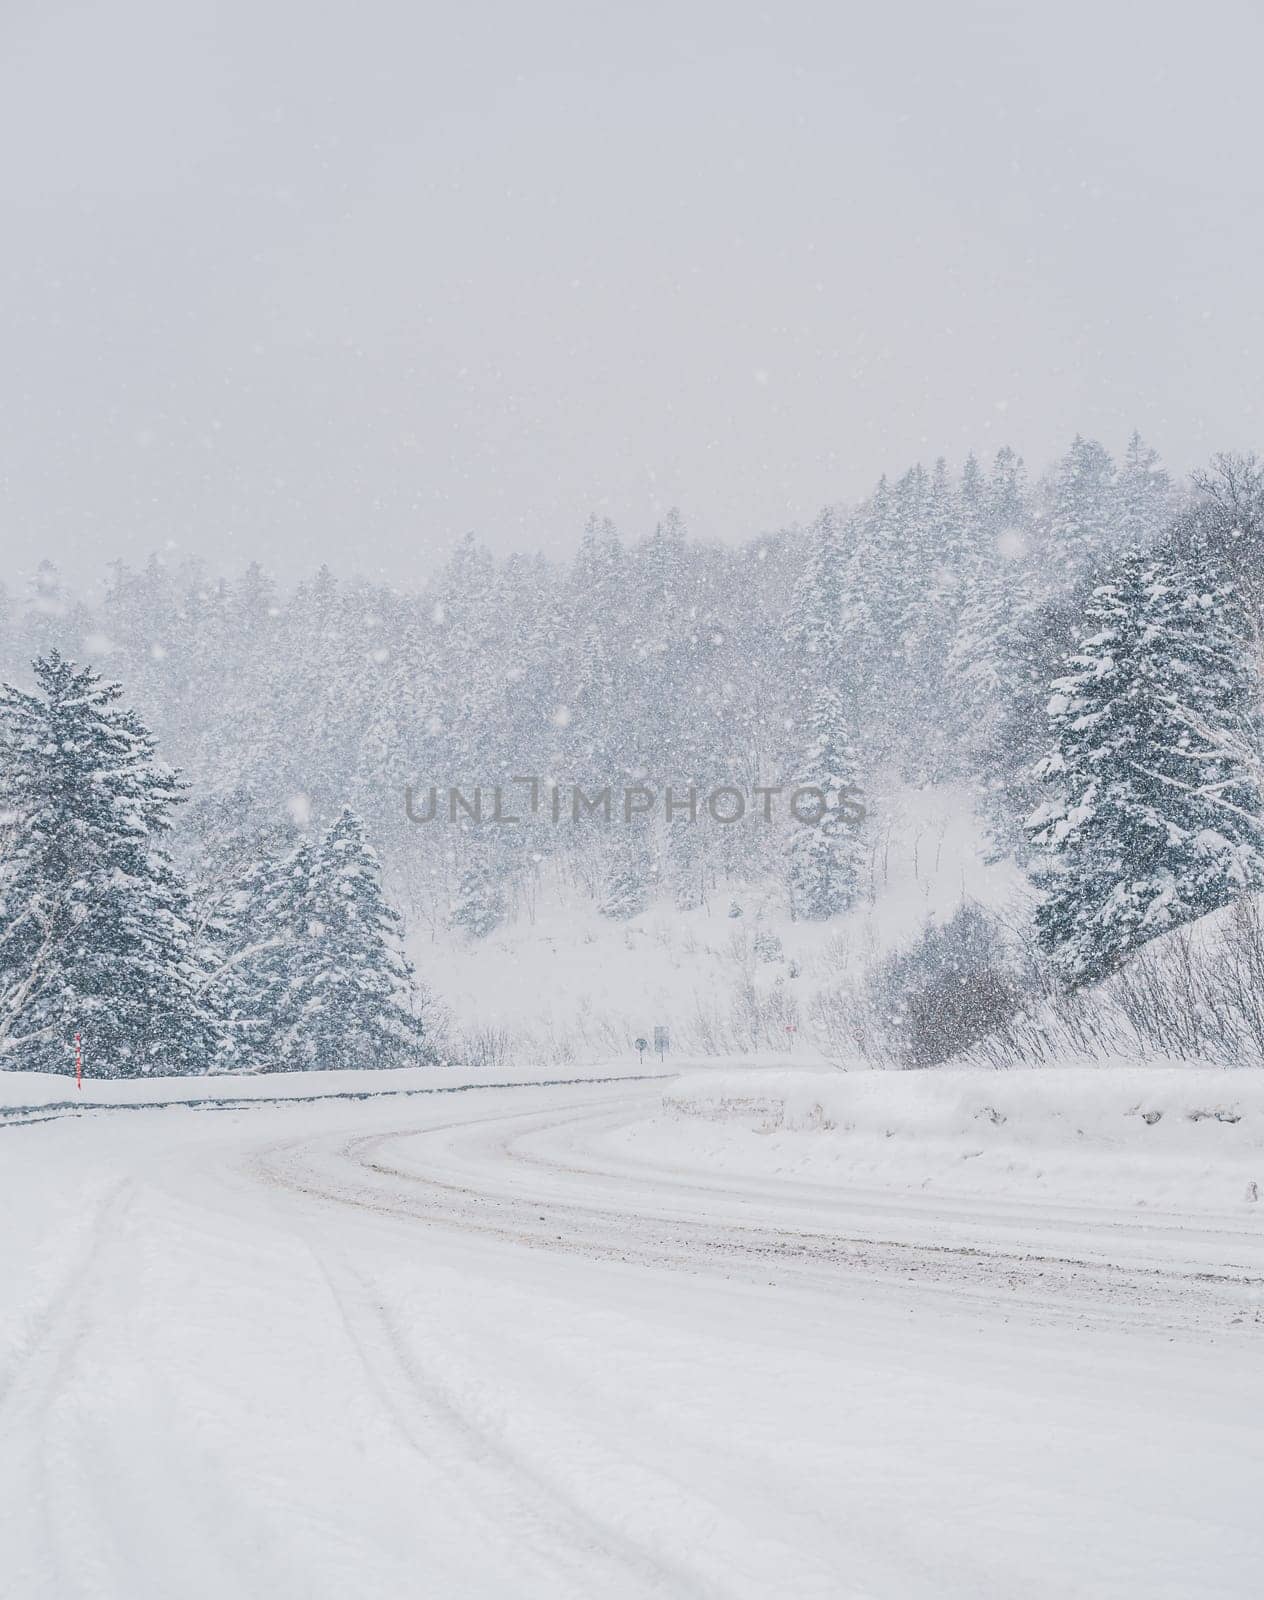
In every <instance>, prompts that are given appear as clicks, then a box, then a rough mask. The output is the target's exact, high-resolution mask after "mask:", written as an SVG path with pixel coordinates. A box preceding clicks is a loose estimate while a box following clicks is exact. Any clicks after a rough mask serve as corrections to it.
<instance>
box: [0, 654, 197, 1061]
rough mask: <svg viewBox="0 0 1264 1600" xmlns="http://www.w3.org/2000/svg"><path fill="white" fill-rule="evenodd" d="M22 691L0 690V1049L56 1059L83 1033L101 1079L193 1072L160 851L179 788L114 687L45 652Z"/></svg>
mask: <svg viewBox="0 0 1264 1600" xmlns="http://www.w3.org/2000/svg"><path fill="white" fill-rule="evenodd" d="M34 672H35V681H36V685H37V688H36V692H35V693H34V694H28V693H26V692H24V691H22V690H20V689H16V688H14V687H12V686H10V685H8V684H6V685H4V686H3V688H0V756H2V763H0V811H2V812H3V814H4V817H5V822H4V825H3V835H4V838H3V849H2V850H0V859H2V862H3V864H2V865H0V1055H3V1056H4V1057H5V1058H6V1064H7V1065H12V1066H15V1067H25V1068H30V1069H32V1070H38V1071H68V1070H69V1068H70V1064H71V1059H72V1048H71V1047H72V1040H73V1037H74V1035H75V1034H76V1033H80V1034H82V1036H83V1040H84V1046H85V1049H86V1051H87V1053H88V1057H89V1060H90V1062H91V1064H92V1070H93V1071H94V1072H97V1073H101V1074H106V1075H109V1076H113V1077H130V1076H135V1075H137V1074H140V1073H144V1072H165V1073H170V1072H200V1071H204V1070H205V1069H206V1068H207V1067H208V1066H210V1065H211V1063H212V1062H213V1060H214V1058H215V1056H216V1051H217V1044H218V1040H217V1034H216V1030H215V1027H214V1025H213V1022H212V1019H211V1017H210V1016H209V1015H208V1013H207V1011H206V1009H205V1008H204V1006H203V1005H202V1003H201V1001H200V1000H199V998H198V987H199V977H200V974H199V971H198V967H197V962H196V958H195V955H194V952H193V948H192V938H191V930H190V924H189V906H188V896H187V893H186V890H185V887H184V884H183V883H182V881H181V879H180V877H179V876H178V874H177V873H176V871H175V870H174V868H173V867H172V865H171V861H170V859H169V857H168V855H167V853H166V851H165V849H164V848H163V845H162V837H163V835H164V834H165V833H166V831H167V829H168V828H169V827H170V824H171V815H172V811H173V809H174V807H175V806H176V805H177V803H178V802H179V801H180V799H181V790H182V787H183V786H182V785H181V784H180V782H179V781H178V780H177V779H176V777H175V776H174V775H173V774H172V773H171V772H169V771H168V770H167V769H165V768H163V767H161V766H160V765H159V764H158V763H157V762H156V760H155V747H154V741H153V739H152V738H151V737H150V735H149V733H148V732H147V730H146V729H145V728H144V726H143V725H142V724H141V722H140V720H139V719H138V718H137V717H136V715H135V714H134V713H133V712H131V711H128V710H124V709H123V708H122V707H121V706H120V704H119V701H120V699H121V697H122V690H121V688H120V687H119V685H117V684H113V683H105V682H103V681H102V680H101V678H100V677H98V675H97V674H96V673H95V672H93V671H92V669H91V668H87V667H84V668H80V667H77V666H75V664H74V663H72V662H70V661H67V660H66V659H65V658H64V657H63V656H62V655H61V654H60V653H59V652H58V651H56V650H53V651H51V652H50V653H49V654H48V655H47V656H43V657H40V658H39V659H37V660H36V662H35V663H34Z"/></svg>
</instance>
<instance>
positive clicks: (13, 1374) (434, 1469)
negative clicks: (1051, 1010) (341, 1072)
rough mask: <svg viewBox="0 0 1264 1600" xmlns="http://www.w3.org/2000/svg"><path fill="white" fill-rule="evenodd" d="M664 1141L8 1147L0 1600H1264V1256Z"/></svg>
mask: <svg viewBox="0 0 1264 1600" xmlns="http://www.w3.org/2000/svg"><path fill="white" fill-rule="evenodd" d="M660 1099H661V1085H658V1084H653V1083H650V1084H626V1085H619V1084H615V1085H611V1084H593V1085H588V1086H584V1085H574V1084H572V1085H555V1086H550V1087H540V1088H515V1089H485V1090H479V1091H477V1092H471V1093H465V1094H454V1095H436V1096H433V1097H418V1098H412V1099H395V1100H377V1101H367V1102H360V1103H356V1102H336V1103H330V1104H325V1105H290V1106H284V1107H271V1106H264V1105H260V1106H256V1107H248V1108H236V1109H232V1110H217V1111H207V1110H189V1109H177V1108H169V1109H166V1110H119V1111H111V1112H101V1113H98V1114H95V1115H91V1116H85V1117H75V1118H67V1119H61V1120H54V1121H50V1122H45V1123H41V1124H39V1125H33V1126H24V1127H8V1128H0V1202H2V1203H3V1205H4V1208H5V1216H6V1219H7V1231H6V1235H5V1238H4V1240H3V1243H2V1244H0V1269H2V1270H3V1273H4V1277H3V1285H2V1287H0V1318H2V1322H0V1327H2V1330H3V1334H2V1337H0V1595H3V1596H4V1597H5V1600H35V1597H41V1600H44V1597H47V1600H74V1597H79V1596H99V1597H109V1600H148V1597H154V1600H159V1597H161V1600H173V1597H180V1600H185V1597H196V1596H207V1597H210V1596H214V1597H216V1600H225V1597H236V1596H252V1597H253V1596H260V1597H263V1596H268V1597H269V1600H275V1597H289V1596H293V1597H295V1600H309V1597H324V1596H329V1597H335V1596H336V1597H338V1600H346V1597H349V1596H355V1597H357V1600H359V1597H364V1600H378V1597H383V1600H384V1597H392V1600H393V1597H397V1596H398V1597H404V1596H413V1595H417V1596H427V1597H431V1596H439V1597H449V1596H451V1597H454V1600H456V1597H459V1600H465V1597H476V1596H497V1597H513V1600H519V1597H530V1596H540V1597H545V1596H547V1597H549V1600H554V1597H563V1596H575V1597H582V1600H590V1597H594V1596H598V1595H600V1596H602V1597H603V1600H604V1597H607V1596H621V1595H637V1596H640V1595H666V1596H707V1595H714V1596H752V1597H759V1600H768V1597H773V1596H775V1597H798V1596H819V1597H830V1600H836V1597H842V1596H853V1595H854V1596H862V1595H863V1596H884V1597H899V1600H913V1597H919V1596H927V1597H929V1596H935V1597H942V1596H956V1595H961V1596H997V1597H1005V1600H1011V1597H1012V1596H1014V1595H1017V1594H1022V1595H1024V1596H1037V1597H1038V1596H1058V1597H1064V1596H1072V1595H1074V1596H1090V1595H1091V1596H1095V1597H1104V1596H1116V1595H1119V1596H1124V1595H1126V1596H1137V1597H1141V1596H1144V1597H1145V1600H1154V1597H1158V1596H1181V1597H1187V1596H1190V1595H1195V1594H1196V1595H1199V1596H1208V1597H1209V1596H1216V1595H1225V1596H1228V1595H1233V1596H1247V1595H1252V1596H1253V1595H1256V1594H1258V1593H1259V1592H1260V1586H1261V1580H1262V1575H1264V1520H1262V1519H1261V1517H1260V1515H1259V1506H1260V1501H1261V1493H1262V1491H1264V1405H1262V1401H1264V1362H1262V1361H1261V1353H1262V1351H1264V1323H1261V1321H1260V1307H1261V1283H1262V1282H1264V1240H1262V1239H1261V1235H1260V1231H1259V1230H1258V1228H1256V1229H1255V1230H1253V1231H1248V1229H1247V1227H1246V1226H1245V1225H1244V1224H1243V1223H1242V1222H1241V1221H1235V1220H1234V1219H1231V1218H1223V1219H1217V1218H1215V1217H1208V1216H1202V1217H1200V1218H1199V1219H1198V1220H1197V1221H1194V1220H1192V1219H1182V1218H1180V1217H1177V1216H1173V1215H1168V1216H1152V1215H1151V1216H1147V1217H1146V1218H1145V1220H1144V1222H1143V1221H1140V1220H1139V1219H1138V1217H1137V1215H1136V1214H1135V1213H1115V1212H1111V1211H1107V1210H1102V1209H1100V1208H1093V1207H1089V1206H1083V1207H1079V1206H1073V1205H1068V1204H1065V1203H1064V1204H1062V1205H1059V1206H1056V1207H1055V1206H1043V1207H1037V1206H1035V1205H1030V1204H1028V1205H1020V1204H1017V1203H1001V1202H995V1201H986V1202H985V1201H982V1200H980V1201H964V1200H963V1201H958V1202H947V1203H946V1202H944V1201H942V1200H935V1201H932V1200H930V1199H928V1198H926V1197H925V1196H921V1195H918V1194H917V1193H916V1192H914V1191H911V1190H905V1191H899V1192H895V1191H892V1192H885V1193H884V1192H880V1191H873V1190H871V1191H869V1192H852V1191H848V1190H845V1189H842V1188H840V1187H838V1186H837V1185H831V1186H828V1187H826V1186H823V1185H822V1186H817V1185H812V1184H808V1183H803V1182H797V1183H791V1182H779V1181H774V1180H772V1179H770V1178H768V1177H767V1176H765V1177H763V1178H758V1177H754V1176H752V1177H750V1178H742V1177H740V1176H735V1175H734V1174H733V1173H732V1172H726V1173H720V1172H708V1171H707V1170H705V1168H703V1167H698V1168H686V1167H684V1166H682V1165H679V1164H678V1165H676V1166H673V1167H665V1166H662V1165H653V1164H650V1163H649V1162H648V1161H646V1160H642V1159H640V1158H639V1157H638V1155H637V1154H636V1151H637V1150H639V1149H646V1150H649V1149H650V1148H652V1143H653V1141H652V1140H650V1139H644V1140H642V1141H641V1142H640V1143H639V1144H635V1143H630V1142H629V1140H628V1138H627V1134H628V1130H629V1129H630V1128H635V1127H636V1125H637V1124H639V1123H642V1122H644V1121H645V1119H647V1118H652V1117H654V1116H655V1115H657V1114H658V1112H659V1105H660Z"/></svg>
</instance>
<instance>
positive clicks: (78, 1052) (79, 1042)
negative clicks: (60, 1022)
mask: <svg viewBox="0 0 1264 1600" xmlns="http://www.w3.org/2000/svg"><path fill="white" fill-rule="evenodd" d="M75 1088H76V1089H78V1090H79V1092H80V1093H81V1094H82V1093H83V1037H82V1035H80V1034H76V1035H75Z"/></svg>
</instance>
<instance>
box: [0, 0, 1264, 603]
mask: <svg viewBox="0 0 1264 1600" xmlns="http://www.w3.org/2000/svg"><path fill="white" fill-rule="evenodd" d="M1262 35H1264V26H1262V21H1261V13H1260V11H1259V9H1258V8H1257V7H1255V6H1252V5H1250V4H1237V3H1233V0H1217V3H1215V4H1212V5H1209V6H1203V7H1200V8H1199V9H1198V11H1197V13H1196V14H1195V13H1192V12H1191V11H1190V10H1189V8H1188V7H1185V6H1180V5H1172V4H1155V5H1148V6H1145V7H1141V6H1130V5H1117V6H1114V7H1108V8H1101V7H1096V6H1090V5H1083V4H1071V5H1059V6H1057V7H1054V6H1050V5H1046V4H1041V5H1027V6H1023V5H1011V4H1006V5H990V4H984V3H978V0H976V3H972V4H965V5H957V6H954V7H951V8H947V7H940V6H935V5H928V4H918V5H902V6H892V7H887V8H884V9H883V10H882V11H881V12H880V13H879V12H878V11H877V9H876V8H871V7H859V6H830V5H782V6H777V7H775V8H773V7H761V6H752V5H736V6H735V5H731V4H725V5H688V6H683V7H682V6H679V5H671V6H667V5H661V4H644V5H641V6H638V7H636V8H620V9H616V8H605V7H602V8H594V7H591V6H585V5H581V4H560V3H556V0H551V3H544V4H537V5H534V6H532V7H529V8H528V7H518V6H512V5H471V6H464V7H461V8H455V7H448V6H444V7H439V6H432V5H415V4H406V3H404V0H389V3H382V0H379V3H376V4H363V5H359V6H356V7H351V6H324V7H311V6H308V5H298V4H294V3H289V0H279V3H273V4H270V5H267V6H263V7H260V6H256V5H249V4H245V3H235V0H226V3H218V4H216V3H209V0H185V3H182V4H181V5H179V6H171V5H169V4H165V3H162V0H117V3H116V4H114V5H112V6H110V7H108V8H104V7H96V6H91V5H87V4H82V5H71V4H35V3H31V0H9V3H8V4H6V5H5V6H4V7H3V10H2V12H0V46H2V49H0V165H2V167H3V173H4V189H5V194H6V198H7V205H6V216H7V224H8V225H7V227H6V230H5V232H6V242H5V248H4V251H3V256H2V259H0V283H2V284H3V306H2V313H0V314H2V318H3V323H2V325H3V330H4V350H5V374H6V376H5V382H4V384H3V386H2V389H0V392H2V395H3V400H2V402H0V403H2V405H3V412H2V414H0V425H2V430H3V432H2V437H3V447H2V449H0V551H2V552H3V556H4V565H5V571H6V577H7V579H8V580H9V582H10V584H11V586H12V585H14V584H15V583H16V582H17V581H19V580H20V579H21V578H22V577H24V576H25V575H26V574H28V573H29V572H30V571H31V570H32V569H33V568H34V567H35V565H36V563H37V562H38V561H39V560H40V559H41V558H42V557H50V558H51V559H53V560H54V561H55V562H57V563H58V564H59V565H60V566H61V567H62V569H63V570H64V571H65V573H66V575H67V576H68V578H69V579H70V580H71V581H72V582H75V583H76V584H80V585H82V584H84V583H86V582H95V581H97V580H99V579H100V578H101V577H102V576H103V572H104V567H105V563H106V562H107V561H109V560H111V559H113V558H115V557H119V556H122V557H124V558H126V559H127V560H129V561H131V562H137V561H140V560H142V559H143V558H144V557H145V555H146V554H147V553H148V552H150V551H152V550H155V549H157V550H163V549H169V550H172V551H176V552H179V554H181V555H190V554H200V555H203V556H205V557H206V558H207V559H208V560H209V561H210V562H211V564H212V566H213V567H214V568H215V569H218V570H240V568H241V567H242V566H243V565H244V564H245V563H246V562H247V561H249V560H251V559H253V558H259V559H261V560H262V561H263V562H264V563H265V564H266V565H267V566H268V567H269V568H271V569H272V570H274V571H275V572H277V573H278V575H279V576H281V577H282V578H283V579H292V578H295V577H297V576H299V575H301V574H302V573H304V572H310V571H311V570H313V568H314V567H315V566H316V565H317V564H318V563H319V562H320V561H322V560H327V561H328V562H329V563H330V564H331V565H332V566H333V567H334V568H335V570H338V571H341V572H351V571H360V572H363V573H364V574H366V575H367V576H370V577H373V578H375V579H381V580H387V581H394V582H410V581H414V580H418V579H421V578H423V577H425V576H426V575H427V574H429V573H430V572H431V571H433V569H434V568H435V567H436V566H437V565H438V564H439V562H440V561H441V560H442V559H444V558H445V557H446V555H447V554H448V553H449V552H450V551H451V549H452V547H453V545H454V544H455V542H456V541H457V540H458V539H459V538H460V537H461V535H463V534H464V533H466V532H467V531H469V530H473V531H475V532H476V533H477V535H478V537H479V538H480V539H481V540H482V541H484V542H485V543H486V544H487V545H488V547H490V548H491V549H492V550H493V551H496V552H502V553H503V552H506V551H509V550H513V549H544V550H547V551H549V552H550V553H553V554H557V555H565V554H569V553H570V552H571V551H572V550H573V549H574V548H575V547H576V545H577V544H578V541H579V538H580V535H581V532H582V529H583V526H584V522H585V519H586V518H587V517H588V515H589V514H590V513H592V512H594V511H596V512H597V513H598V514H600V515H603V516H609V517H611V518H613V519H614V521H615V522H616V523H617V524H618V525H619V526H620V528H622V529H625V530H626V531H627V532H628V533H629V534H630V535H632V536H640V535H641V534H643V533H645V532H647V531H649V530H650V528H652V526H653V524H654V522H655V521H656V520H657V519H658V518H659V517H660V516H661V515H662V514H663V512H664V510H665V509H666V508H667V507H669V506H673V505H679V506H681V507H682V509H683V510H684V512H685V514H686V516H687V518H688V521H689V525H690V528H691V530H692V531H693V532H694V533H695V534H698V535H701V536H702V537H704V538H709V537H714V538H720V539H724V540H726V541H728V540H733V541H736V540H745V539H749V538H750V537H752V536H753V535H755V534H757V533H759V532H761V531H762V530H765V529H768V528H775V527H782V526H785V525H787V524H789V523H792V522H796V521H806V520H808V519H809V518H810V517H811V516H812V515H813V514H814V513H815V511H816V510H817V508H818V507H819V506H820V505H821V504H823V503H825V502H829V501H837V500H839V499H846V498H850V497H858V496H860V495H861V494H863V493H865V492H867V491H868V490H869V488H870V487H871V486H872V484H873V482H874V480H875V478H876V477H877V476H878V474H879V473H882V472H884V471H889V472H897V471H902V470H904V468H905V467H906V466H907V464H908V462H909V461H911V460H915V459H919V458H920V459H923V460H925V461H927V462H928V463H929V461H931V460H932V459H933V458H934V457H935V456H936V455H938V454H940V453H945V454H947V455H949V456H951V457H954V458H956V459H960V458H962V457H963V456H964V454H965V452H966V451H967V450H969V449H975V450H978V451H979V452H980V453H981V454H983V455H987V454H989V453H990V452H991V450H993V449H994V448H995V446H996V445H997V444H999V443H1002V442H1004V443H1008V444H1012V445H1013V446H1014V447H1015V448H1016V449H1018V450H1019V451H1020V452H1021V453H1023V454H1024V455H1025V456H1026V457H1027V459H1028V460H1029V461H1030V462H1031V464H1032V466H1033V468H1038V467H1040V466H1042V465H1044V464H1045V463H1047V462H1048V461H1050V460H1052V459H1053V458H1054V457H1055V455H1057V454H1059V453H1060V452H1061V451H1062V450H1064V449H1065V448H1066V446H1067V444H1068V443H1069V441H1070V438H1071V436H1072V435H1073V434H1074V433H1076V432H1077V431H1079V432H1086V433H1090V434H1092V435H1094V436H1095V437H1098V438H1100V439H1101V440H1102V441H1103V442H1104V443H1105V444H1106V445H1107V447H1108V448H1110V449H1112V450H1113V451H1115V452H1117V453H1118V452H1119V451H1121V450H1122V448H1123V446H1124V444H1125V442H1126V440H1127V438H1128V436H1129V434H1130V432H1131V430H1132V429H1133V428H1134V427H1136V428H1139V429H1140V430H1141V431H1142V432H1143V434H1144V435H1145V437H1146V439H1147V440H1148V441H1149V442H1150V443H1152V444H1153V445H1155V446H1156V447H1157V448H1158V450H1159V451H1160V452H1161V454H1162V456H1163V458H1164V460H1165V462H1166V463H1167V464H1168V466H1169V467H1170V468H1171V469H1172V470H1173V471H1174V472H1183V471H1185V470H1188V469H1189V468H1191V467H1193V466H1196V465H1197V464H1198V463H1199V462H1201V461H1202V460H1204V459H1205V458H1206V456H1207V454H1208V453H1209V451H1210V450H1211V449H1213V448H1215V449H1240V448H1248V447H1249V446H1251V445H1252V444H1253V443H1255V442H1256V439H1257V435H1258V429H1259V420H1260V418H1259V405H1258V400H1257V395H1258V389H1259V385H1258V379H1257V372H1258V367H1259V359H1260V342H1261V341H1260V307H1259V294H1258V279H1259V270H1258V269H1259V265H1260V256H1261V249H1260V246H1261V238H1262V234H1264V222H1262V220H1261V219H1262V218H1264V209H1262V208H1261V204H1260V201H1261V187H1262V185H1264V178H1262V175H1261V168H1260V164H1259V160H1258V154H1259V147H1260V131H1261V130H1260V122H1261V118H1260V113H1259V107H1258V81H1257V79H1258V60H1259V49H1260V44H1261V42H1262Z"/></svg>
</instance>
